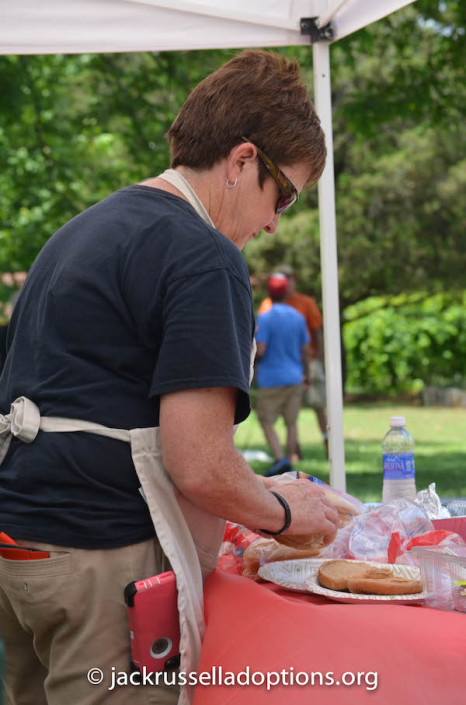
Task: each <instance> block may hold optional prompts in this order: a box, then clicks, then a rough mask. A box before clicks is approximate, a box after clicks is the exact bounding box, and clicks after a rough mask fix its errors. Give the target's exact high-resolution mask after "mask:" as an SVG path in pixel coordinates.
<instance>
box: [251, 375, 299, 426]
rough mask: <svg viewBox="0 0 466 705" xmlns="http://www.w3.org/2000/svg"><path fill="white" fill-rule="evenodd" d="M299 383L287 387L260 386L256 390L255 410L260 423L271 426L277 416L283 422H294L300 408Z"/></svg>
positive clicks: (289, 423) (291, 423)
mask: <svg viewBox="0 0 466 705" xmlns="http://www.w3.org/2000/svg"><path fill="white" fill-rule="evenodd" d="M301 393H302V385H301V384H292V385H290V386H288V387H260V388H259V389H258V392H257V404H256V412H257V416H258V418H259V421H260V422H261V424H263V425H264V424H265V425H266V426H273V424H274V423H275V421H276V420H277V419H278V417H279V416H283V418H284V419H285V424H286V425H287V426H292V425H293V424H295V423H296V419H297V418H298V414H299V410H300V408H301Z"/></svg>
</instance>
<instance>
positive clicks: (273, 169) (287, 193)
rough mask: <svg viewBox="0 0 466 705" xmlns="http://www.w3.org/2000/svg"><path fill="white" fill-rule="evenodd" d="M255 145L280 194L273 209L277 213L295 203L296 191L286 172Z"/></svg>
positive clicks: (244, 138) (296, 198)
mask: <svg viewBox="0 0 466 705" xmlns="http://www.w3.org/2000/svg"><path fill="white" fill-rule="evenodd" d="M243 140H244V141H245V142H249V141H250V140H247V139H246V137H243ZM255 147H256V149H257V155H258V157H259V159H260V160H261V162H262V164H263V165H264V166H265V168H266V169H267V171H268V172H269V174H270V176H271V177H272V178H273V179H274V181H275V183H276V184H277V186H278V188H279V189H280V194H281V195H280V197H279V199H278V201H277V207H276V209H275V213H277V215H278V214H279V213H283V212H284V211H286V210H288V208H290V206H292V205H293V204H294V203H296V201H297V200H298V198H299V194H298V191H297V189H296V187H295V186H294V184H293V183H292V182H291V181H290V180H289V178H288V177H287V176H286V174H284V173H283V171H282V170H281V169H280V168H279V167H278V166H277V165H276V164H275V163H274V162H273V161H272V160H271V159H269V157H268V156H267V155H266V154H264V152H263V151H262V150H261V149H259V147H258V146H257V145H255Z"/></svg>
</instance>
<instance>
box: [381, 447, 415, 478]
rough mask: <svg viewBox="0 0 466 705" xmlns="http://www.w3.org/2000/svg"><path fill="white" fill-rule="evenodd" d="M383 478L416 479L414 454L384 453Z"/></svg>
mask: <svg viewBox="0 0 466 705" xmlns="http://www.w3.org/2000/svg"><path fill="white" fill-rule="evenodd" d="M383 476H384V479H385V480H410V479H412V478H414V454H413V453H384V454H383Z"/></svg>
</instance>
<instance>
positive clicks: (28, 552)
mask: <svg viewBox="0 0 466 705" xmlns="http://www.w3.org/2000/svg"><path fill="white" fill-rule="evenodd" d="M2 544H3V545H2ZM10 546H11V548H10ZM15 546H16V548H15ZM0 556H1V557H2V558H8V560H10V561H36V560H39V559H42V558H48V557H49V554H48V552H47V551H39V550H37V549H36V548H28V547H26V546H18V544H17V543H16V541H13V539H12V538H10V537H9V536H8V534H5V533H4V532H3V531H0Z"/></svg>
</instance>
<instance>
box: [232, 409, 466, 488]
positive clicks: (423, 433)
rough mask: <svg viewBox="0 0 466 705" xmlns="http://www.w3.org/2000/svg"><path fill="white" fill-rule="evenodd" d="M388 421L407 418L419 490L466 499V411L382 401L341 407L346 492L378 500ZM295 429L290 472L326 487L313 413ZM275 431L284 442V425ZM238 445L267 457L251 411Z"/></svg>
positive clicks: (260, 466)
mask: <svg viewBox="0 0 466 705" xmlns="http://www.w3.org/2000/svg"><path fill="white" fill-rule="evenodd" d="M390 416H405V417H406V427H407V429H408V430H409V431H410V432H411V433H412V435H413V437H414V440H415V443H416V452H415V464H416V486H417V489H418V490H420V489H424V488H425V487H427V486H428V485H429V484H430V483H432V482H435V483H436V489H437V492H438V494H439V495H440V496H441V497H466V411H465V410H464V409H447V408H439V407H418V406H407V405H400V406H398V405H397V404H395V403H393V404H391V403H386V402H383V403H371V404H351V405H346V406H345V409H344V417H343V424H344V432H345V460H346V478H347V491H348V492H350V493H351V494H353V495H355V496H356V497H358V498H359V499H361V500H362V501H366V502H370V501H380V500H381V496H382V450H381V447H380V444H381V441H382V438H383V436H384V435H385V433H386V432H387V431H388V429H389V419H390ZM298 425H299V434H300V441H301V448H302V450H303V453H304V459H303V460H302V461H300V462H299V463H297V464H296V465H295V466H294V467H295V468H296V469H299V470H303V471H304V472H307V473H310V474H311V475H315V476H316V477H320V478H321V479H322V480H325V481H326V482H328V481H329V466H328V461H327V460H326V458H325V453H324V448H323V445H322V441H321V438H320V432H319V429H318V426H317V421H316V418H315V414H314V412H313V411H311V410H310V409H303V410H302V411H301V414H300V417H299V422H298ZM277 430H278V432H279V435H280V437H281V439H282V442H283V441H284V438H285V428H284V425H283V424H282V422H279V423H278V424H277ZM236 445H237V447H238V448H239V449H240V450H264V451H266V452H267V453H268V454H269V455H270V451H269V448H268V446H267V444H266V442H265V439H264V437H263V434H262V430H261V428H260V425H259V423H258V421H257V417H256V414H255V413H254V412H253V413H252V414H251V416H250V417H249V418H248V419H247V420H246V421H245V422H244V423H243V424H241V426H240V427H239V429H238V431H237V434H236ZM251 467H253V468H254V470H255V471H256V472H257V473H263V472H265V470H266V469H267V468H268V463H260V462H252V463H251Z"/></svg>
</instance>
